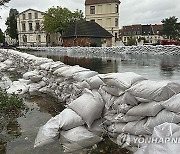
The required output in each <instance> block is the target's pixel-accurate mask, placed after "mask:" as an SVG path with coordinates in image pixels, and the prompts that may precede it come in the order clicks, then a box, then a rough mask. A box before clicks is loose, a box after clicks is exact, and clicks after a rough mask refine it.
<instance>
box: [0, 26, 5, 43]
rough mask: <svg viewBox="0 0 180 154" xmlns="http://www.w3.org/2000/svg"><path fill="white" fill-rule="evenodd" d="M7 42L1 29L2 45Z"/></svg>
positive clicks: (0, 40)
mask: <svg viewBox="0 0 180 154" xmlns="http://www.w3.org/2000/svg"><path fill="white" fill-rule="evenodd" d="M4 42H5V37H4V34H3V32H2V30H1V29H0V44H1V43H4Z"/></svg>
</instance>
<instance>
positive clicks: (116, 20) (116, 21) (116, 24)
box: [115, 18, 119, 27]
mask: <svg viewBox="0 0 180 154" xmlns="http://www.w3.org/2000/svg"><path fill="white" fill-rule="evenodd" d="M118 24H119V22H118V18H115V26H116V27H118Z"/></svg>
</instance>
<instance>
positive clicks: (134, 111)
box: [127, 101, 163, 117]
mask: <svg viewBox="0 0 180 154" xmlns="http://www.w3.org/2000/svg"><path fill="white" fill-rule="evenodd" d="M162 109H163V107H162V106H161V102H154V101H153V102H150V103H141V104H139V105H138V106H134V107H132V108H131V109H130V110H129V111H128V112H127V115H131V116H143V117H146V116H153V117H154V116H155V115H157V114H158V113H159V112H160V111H161V110H162Z"/></svg>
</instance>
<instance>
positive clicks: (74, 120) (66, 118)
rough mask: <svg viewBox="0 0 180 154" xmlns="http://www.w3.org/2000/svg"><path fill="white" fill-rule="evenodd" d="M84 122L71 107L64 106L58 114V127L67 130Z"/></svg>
mask: <svg viewBox="0 0 180 154" xmlns="http://www.w3.org/2000/svg"><path fill="white" fill-rule="evenodd" d="M84 123H85V122H84V121H83V120H82V118H81V117H80V116H79V115H78V114H77V113H76V112H74V111H73V110H72V109H69V108H66V109H64V110H63V111H62V112H61V113H60V114H59V128H60V129H63V130H69V129H72V128H75V127H77V126H81V125H83V124H84Z"/></svg>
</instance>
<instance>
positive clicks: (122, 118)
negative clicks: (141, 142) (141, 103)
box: [104, 113, 141, 123]
mask: <svg viewBox="0 0 180 154" xmlns="http://www.w3.org/2000/svg"><path fill="white" fill-rule="evenodd" d="M104 118H105V119H106V120H109V122H115V123H120V122H131V121H137V120H139V119H141V117H140V116H128V115H125V114H123V113H119V114H114V115H113V114H107V115H105V116H104Z"/></svg>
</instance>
